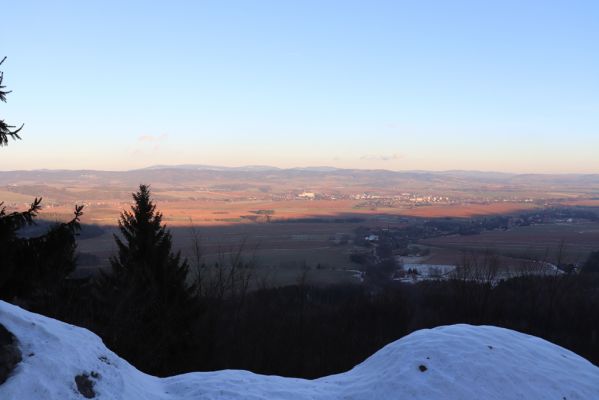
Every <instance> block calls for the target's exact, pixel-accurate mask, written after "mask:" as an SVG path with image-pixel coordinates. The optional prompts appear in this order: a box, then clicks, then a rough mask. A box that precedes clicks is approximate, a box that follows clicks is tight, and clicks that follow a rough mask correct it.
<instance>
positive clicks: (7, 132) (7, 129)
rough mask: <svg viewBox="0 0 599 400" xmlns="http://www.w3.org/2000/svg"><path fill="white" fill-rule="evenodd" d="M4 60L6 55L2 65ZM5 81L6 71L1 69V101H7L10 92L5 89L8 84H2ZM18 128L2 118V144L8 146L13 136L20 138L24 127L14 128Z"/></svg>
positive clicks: (0, 127)
mask: <svg viewBox="0 0 599 400" xmlns="http://www.w3.org/2000/svg"><path fill="white" fill-rule="evenodd" d="M4 60H6V57H4V58H3V59H2V61H0V65H2V64H3V63H4ZM3 81H4V72H2V71H0V101H3V102H5V103H6V95H7V94H9V93H10V90H9V91H6V90H4V89H6V86H4V85H2V82H3ZM14 128H16V127H15V126H13V125H8V124H7V123H6V122H5V121H4V120H3V119H0V146H6V145H7V144H8V138H9V137H10V138H12V139H20V138H21V137H20V136H19V132H20V131H21V129H23V125H21V127H20V128H18V129H14Z"/></svg>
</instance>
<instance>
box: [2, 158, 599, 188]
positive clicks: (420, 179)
mask: <svg viewBox="0 0 599 400" xmlns="http://www.w3.org/2000/svg"><path fill="white" fill-rule="evenodd" d="M294 180H297V181H298V185H299V186H306V185H307V186H310V185H311V182H314V184H317V183H322V182H325V181H331V182H333V183H335V184H339V185H344V184H350V183H351V184H352V185H356V184H363V185H365V186H369V185H370V186H372V188H373V189H375V188H377V187H387V188H388V187H395V186H414V185H415V186H419V187H424V188H426V187H431V188H434V187H437V186H440V187H462V186H467V187H469V188H476V187H478V186H480V187H481V188H482V187H484V186H489V185H502V186H506V187H507V188H509V187H512V186H513V187H519V188H521V187H526V186H532V187H552V188H554V189H555V190H558V189H561V188H572V187H580V188H585V189H589V190H591V191H592V192H594V193H595V192H596V193H597V194H599V174H515V173H505V172H486V171H464V170H450V171H422V170H420V171H419V170H414V171H391V170H384V169H374V170H367V169H344V168H336V167H329V166H313V167H295V168H278V167H272V166H267V165H249V166H239V167H224V166H213V165H203V164H181V165H154V166H150V167H146V168H141V169H133V170H127V171H102V170H63V169H60V170H49V169H43V170H16V171H0V186H10V185H22V184H30V185H31V184H39V185H48V184H65V183H69V182H70V183H75V182H83V183H89V184H98V185H99V184H106V185H108V184H110V185H137V184H139V183H140V182H148V183H162V184H188V183H193V184H198V183H201V182H212V183H215V182H216V183H218V182H232V181H234V182H236V183H237V184H240V183H250V182H252V183H254V184H260V183H263V184H277V183H280V182H285V183H289V182H293V181H294ZM300 182H301V185H300Z"/></svg>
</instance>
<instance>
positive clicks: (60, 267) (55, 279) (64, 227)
mask: <svg viewBox="0 0 599 400" xmlns="http://www.w3.org/2000/svg"><path fill="white" fill-rule="evenodd" d="M5 60H6V57H4V58H3V59H2V60H1V61H0V65H2V64H3V63H4V61H5ZM3 81H4V74H3V72H0V101H2V102H6V96H7V95H8V94H9V93H10V91H8V90H6V86H4V85H3ZM22 128H23V126H22V125H21V127H20V128H18V129H15V126H13V125H9V124H8V123H7V122H5V120H3V119H0V147H1V146H7V145H8V139H11V138H12V139H20V136H19V132H20V131H21V129H22ZM41 201H42V199H41V198H39V199H38V198H36V199H35V200H34V201H33V203H31V206H30V207H29V209H27V210H26V211H20V212H19V211H14V212H9V211H8V210H7V207H6V206H5V205H4V203H3V202H1V201H0V299H2V300H9V301H15V300H17V299H18V300H19V302H20V303H21V304H22V305H29V306H34V305H35V306H37V307H39V306H40V305H42V304H45V303H47V302H48V301H50V299H51V298H53V297H54V296H55V295H56V293H57V291H58V289H60V287H61V285H63V284H64V282H65V278H66V277H67V276H68V275H69V274H70V273H71V272H72V271H73V270H74V269H75V267H76V265H75V264H76V263H75V261H76V258H75V249H76V246H77V244H76V242H75V236H76V233H77V231H78V230H79V228H80V227H79V217H80V216H81V215H82V214H83V213H82V209H83V206H76V207H75V212H74V218H73V219H72V220H71V221H70V222H67V223H62V224H55V225H53V226H52V227H51V228H50V229H49V230H48V232H46V233H45V234H44V235H42V236H38V237H31V238H26V237H21V236H20V235H19V230H20V229H21V228H24V227H26V226H28V225H32V224H34V223H35V218H36V217H37V214H38V212H39V210H40V209H41Z"/></svg>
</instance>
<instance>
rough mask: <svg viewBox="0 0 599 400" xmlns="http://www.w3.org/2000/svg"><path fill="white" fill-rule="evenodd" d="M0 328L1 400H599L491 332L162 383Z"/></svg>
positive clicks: (568, 355) (35, 332)
mask: <svg viewBox="0 0 599 400" xmlns="http://www.w3.org/2000/svg"><path fill="white" fill-rule="evenodd" d="M0 324H3V325H4V326H5V327H6V328H8V329H9V330H10V331H11V332H13V333H14V334H15V335H16V336H17V338H18V339H19V341H20V344H19V346H20V349H21V352H22V354H23V361H22V362H21V363H20V364H19V365H18V366H17V368H16V369H15V371H14V372H13V375H12V376H11V377H10V378H8V380H7V381H6V383H4V384H3V385H1V386H0V399H2V400H9V399H11V400H12V399H15V400H38V399H50V400H51V399H60V400H68V399H82V398H84V397H83V396H82V394H80V392H79V391H78V390H77V385H76V383H75V376H77V375H81V374H86V375H88V376H89V380H90V381H91V382H92V383H93V390H94V392H95V396H96V398H98V399H127V400H136V399H143V400H187V399H286V400H288V399H409V400H421V399H426V400H431V399H444V400H454V399H461V400H465V399H477V400H478V399H486V400H491V399H502V400H506V399H526V400H532V399H555V400H564V399H566V400H575V399H584V400H593V399H599V368H598V367H595V366H594V365H592V364H591V363H590V362H588V361H586V360H585V359H583V358H581V357H579V356H577V355H576V354H574V353H572V352H570V351H568V350H565V349H563V348H561V347H559V346H556V345H554V344H551V343H549V342H546V341H544V340H541V339H539V338H536V337H533V336H528V335H524V334H521V333H518V332H514V331H510V330H507V329H502V328H496V327H491V326H470V325H453V326H444V327H439V328H435V329H430V330H421V331H418V332H415V333H413V334H411V335H409V336H406V337H404V338H402V339H400V340H398V341H396V342H394V343H391V344H389V345H388V346H385V347H384V348H383V349H381V350H380V351H378V352H377V353H375V354H374V355H373V356H372V357H370V358H369V359H367V360H366V361H364V362H363V363H361V364H359V365H358V366H356V367H355V368H353V369H352V370H351V371H348V372H345V373H342V374H338V375H332V376H328V377H324V378H320V379H316V380H305V379H296V378H282V377H278V376H263V375H256V374H253V373H251V372H247V371H233V370H227V371H218V372H196V373H190V374H185V375H179V376H174V377H170V378H165V379H159V378H155V377H153V376H149V375H146V374H143V373H141V372H139V371H137V370H136V369H135V368H133V367H132V366H131V365H130V364H128V363H127V362H126V361H124V360H122V359H120V358H119V357H118V356H117V355H116V354H114V353H112V352H111V351H109V350H108V349H107V348H106V347H105V346H104V344H103V343H102V341H101V340H100V339H99V338H98V337H97V336H96V335H94V334H93V333H91V332H89V331H87V330H85V329H81V328H77V327H74V326H71V325H67V324H64V323H61V322H58V321H56V320H53V319H50V318H46V317H43V316H40V315H37V314H32V313H29V312H27V311H24V310H22V309H20V308H18V307H16V306H13V305H10V304H8V303H4V302H0Z"/></svg>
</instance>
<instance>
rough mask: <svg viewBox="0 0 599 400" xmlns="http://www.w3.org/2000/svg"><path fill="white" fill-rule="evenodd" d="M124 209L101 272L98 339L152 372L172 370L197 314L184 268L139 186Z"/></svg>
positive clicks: (158, 215)
mask: <svg viewBox="0 0 599 400" xmlns="http://www.w3.org/2000/svg"><path fill="white" fill-rule="evenodd" d="M133 200H134V204H133V206H132V207H131V210H130V211H123V212H122V213H121V217H120V219H119V230H120V236H118V235H115V241H116V244H117V247H118V254H117V255H116V256H115V257H113V258H111V260H110V263H111V271H110V272H109V273H103V274H102V275H101V277H100V279H99V282H98V294H99V297H100V301H101V309H102V310H103V311H104V312H105V316H104V324H105V325H104V329H105V333H104V335H103V336H104V339H105V340H106V341H107V342H108V344H109V345H110V346H112V347H113V348H114V350H116V351H117V352H118V353H119V354H121V355H123V356H124V357H125V358H127V359H129V361H131V362H132V363H134V364H136V365H138V366H140V367H142V368H144V369H146V370H147V372H151V373H154V374H169V373H173V372H178V371H173V370H171V369H170V367H169V365H173V364H174V363H173V361H174V360H176V359H177V358H180V357H182V356H183V355H184V353H185V352H187V351H188V350H189V349H188V348H187V343H189V342H190V341H189V340H187V339H189V338H190V334H191V327H192V325H193V323H194V319H195V317H196V316H197V307H196V300H195V298H194V295H193V293H194V290H193V287H191V286H190V285H189V283H188V282H187V275H188V270H189V267H188V264H187V261H186V260H182V259H181V256H180V253H179V252H177V253H175V252H173V250H172V237H171V234H170V232H169V231H168V230H167V229H166V227H165V225H163V223H162V214H161V213H160V212H157V211H156V205H155V204H154V203H153V202H152V200H151V198H150V189H149V187H148V186H146V185H140V187H139V191H138V192H137V193H134V194H133Z"/></svg>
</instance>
